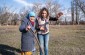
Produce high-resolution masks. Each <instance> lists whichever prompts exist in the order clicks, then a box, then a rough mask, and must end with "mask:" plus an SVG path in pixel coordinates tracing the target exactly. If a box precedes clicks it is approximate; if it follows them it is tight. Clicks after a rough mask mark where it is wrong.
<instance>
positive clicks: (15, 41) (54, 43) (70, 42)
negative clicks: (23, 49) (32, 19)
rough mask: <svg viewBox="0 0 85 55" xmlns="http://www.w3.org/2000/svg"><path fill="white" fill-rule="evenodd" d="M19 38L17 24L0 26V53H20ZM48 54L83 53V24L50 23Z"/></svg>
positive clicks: (79, 54)
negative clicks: (58, 24) (60, 24)
mask: <svg viewBox="0 0 85 55" xmlns="http://www.w3.org/2000/svg"><path fill="white" fill-rule="evenodd" d="M20 40H21V34H20V32H19V29H18V26H0V54H2V55H20V53H19V49H20ZM36 55H37V54H36ZM49 55H85V25H76V26H75V25H67V26H66V25H62V26H57V25H56V26H54V25H50V41H49Z"/></svg>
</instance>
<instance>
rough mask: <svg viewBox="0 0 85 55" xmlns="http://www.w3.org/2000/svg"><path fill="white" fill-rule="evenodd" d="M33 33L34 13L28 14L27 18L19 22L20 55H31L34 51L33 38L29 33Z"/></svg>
mask: <svg viewBox="0 0 85 55" xmlns="http://www.w3.org/2000/svg"><path fill="white" fill-rule="evenodd" d="M30 29H32V31H35V13H34V12H29V13H28V15H27V17H26V18H24V19H23V20H22V22H21V25H20V27H19V30H20V32H21V34H22V35H21V51H22V52H21V55H32V51H33V50H34V36H33V33H32V32H30Z"/></svg>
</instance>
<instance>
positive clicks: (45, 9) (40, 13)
mask: <svg viewBox="0 0 85 55" xmlns="http://www.w3.org/2000/svg"><path fill="white" fill-rule="evenodd" d="M43 11H46V12H47V16H46V18H48V16H49V12H48V9H47V8H45V7H43V8H42V9H41V10H40V12H39V14H38V17H40V18H42V12H43Z"/></svg>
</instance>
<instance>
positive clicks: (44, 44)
mask: <svg viewBox="0 0 85 55" xmlns="http://www.w3.org/2000/svg"><path fill="white" fill-rule="evenodd" d="M37 37H38V40H39V42H40V46H41V48H43V50H44V55H48V43H49V34H37ZM40 55H43V53H42V51H41V49H40Z"/></svg>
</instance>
